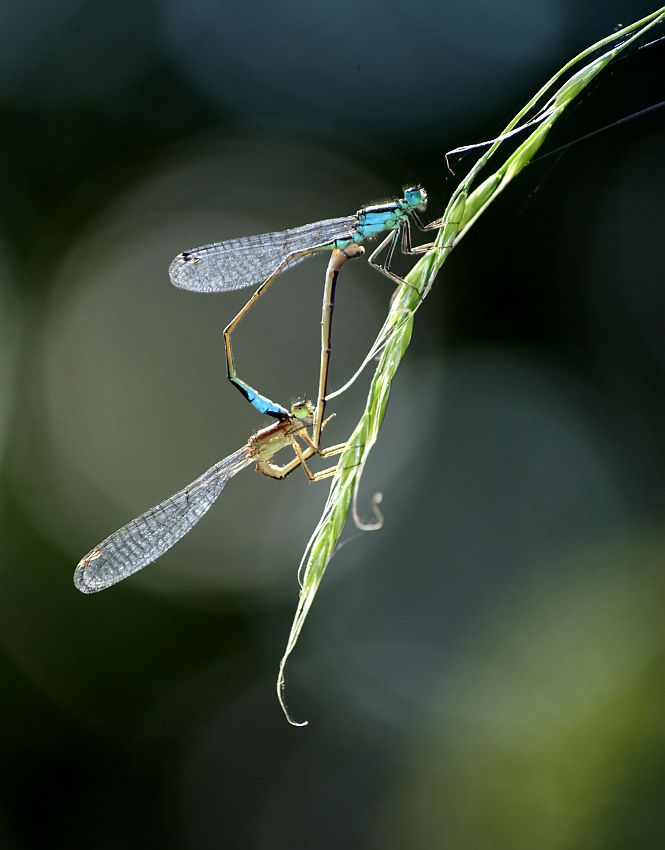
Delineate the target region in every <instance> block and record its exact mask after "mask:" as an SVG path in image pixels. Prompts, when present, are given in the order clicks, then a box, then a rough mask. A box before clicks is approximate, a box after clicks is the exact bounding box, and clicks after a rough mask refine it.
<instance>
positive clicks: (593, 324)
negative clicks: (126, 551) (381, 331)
mask: <svg viewBox="0 0 665 850" xmlns="http://www.w3.org/2000/svg"><path fill="white" fill-rule="evenodd" d="M649 11H651V8H650V7H649V6H647V5H644V4H641V3H634V2H633V3H630V2H609V3H608V2H604V3H592V4H585V5H584V7H583V8H580V6H579V4H575V3H571V2H564V0H559V2H556V0H551V2H544V3H526V2H524V0H514V2H508V3H501V4H497V3H490V2H486V0H472V2H469V3H466V4H445V3H435V2H431V3H429V2H423V3H401V2H390V3H376V2H369V3H364V4H358V3H348V2H337V3H335V4H315V3H311V2H308V3H305V2H302V1H301V0H299V2H291V3H284V4H279V7H278V6H277V5H275V4H272V3H263V2H256V3H253V4H244V5H240V4H227V3H224V2H223V0H222V2H211V0H189V2H185V0H170V2H165V3H158V2H146V3H128V2H116V3H103V2H99V0H87V1H86V2H84V1H83V0H67V2H63V3H59V4H56V3H32V4H31V3H27V4H26V3H23V2H19V0H5V2H3V4H2V6H1V7H0V26H1V28H2V34H3V50H2V52H1V54H0V127H1V128H2V132H1V133H0V165H1V166H2V173H3V181H2V191H1V193H0V340H1V348H0V457H1V460H2V473H1V474H2V478H1V480H0V488H1V489H0V511H1V513H0V540H1V543H0V545H1V550H0V551H1V555H0V582H1V584H0V681H1V683H2V695H3V699H2V703H1V708H0V711H1V712H2V715H1V720H0V737H1V742H2V743H1V755H2V758H1V762H0V763H1V768H0V783H1V792H0V848H2V850H29V848H43V847H47V846H48V847H51V848H86V850H93V848H94V850H111V848H113V850H115V849H116V848H120V847H122V848H123V849H124V850H129V848H141V850H146V848H160V849H161V848H174V850H190V848H191V850H207V848H219V847H232V848H236V847H237V848H271V850H276V849H278V848H289V850H295V849H296V848H310V847H317V848H331V850H332V848H335V849H336V848H342V847H353V848H360V850H364V848H395V850H397V848H400V850H401V849H402V848H405V847H408V848H423V850H425V849H426V850H430V848H439V847H441V848H443V847H445V848H447V850H486V848H492V850H504V848H505V850H535V849H536V848H538V850H572V848H581V847H584V848H585V850H595V848H598V849H599V850H600V849H601V848H602V850H614V848H616V850H619V848H621V850H623V849H624V848H626V847H630V848H631V850H641V848H645V849H646V848H654V847H655V846H657V845H658V844H659V836H662V826H663V824H662V820H661V817H662V816H661V814H660V811H661V810H660V807H659V801H658V797H659V792H660V791H662V785H663V773H664V772H665V771H664V770H663V765H664V760H663V754H664V751H665V746H664V744H663V734H662V728H663V727H662V700H661V697H662V658H661V655H660V653H662V603H663V593H662V586H661V584H660V583H659V582H660V581H661V580H662V569H661V568H662V561H663V550H664V545H663V534H662V524H661V520H662V509H663V501H664V500H663V495H664V494H663V486H662V470H663V463H662V462H663V444H662V439H661V438H662V425H663V409H662V395H663V393H662V388H663V370H664V368H665V347H664V345H663V315H664V313H663V306H664V304H663V301H664V295H663V292H664V291H665V290H664V288H663V283H664V279H663V278H664V275H663V271H664V261H663V256H664V252H663V195H664V191H665V181H664V178H663V173H664V172H663V144H664V142H665V124H664V120H665V119H664V117H663V111H662V110H661V111H655V112H652V113H650V114H648V115H645V116H644V117H642V118H639V119H636V120H634V121H631V122H628V123H625V124H622V125H621V126H618V127H615V128H613V129H611V130H608V131H606V132H604V133H601V134H599V135H596V136H595V137H594V138H592V139H589V140H587V141H583V142H580V143H579V144H577V145H575V146H573V147H570V148H567V149H566V150H565V151H562V152H560V153H557V154H555V155H552V156H549V157H545V158H541V159H540V160H539V161H538V162H536V163H534V164H533V165H532V166H531V167H529V169H527V171H526V172H525V173H524V174H523V175H521V176H520V177H519V179H518V180H516V181H515V183H514V184H513V186H512V187H511V189H510V190H509V191H507V192H506V193H504V194H503V195H502V196H501V197H500V198H499V199H498V200H497V201H496V203H495V204H494V205H493V207H492V208H491V210H490V212H489V213H488V214H487V215H486V216H485V217H484V218H483V220H482V221H481V222H480V223H479V225H478V226H477V227H474V229H473V231H472V232H471V233H470V234H469V236H468V238H466V239H465V240H464V242H463V243H462V245H461V246H460V248H459V250H458V251H456V252H455V254H454V255H453V256H452V257H451V259H450V261H449V262H448V263H447V264H446V265H445V267H444V269H443V272H442V274H441V275H440V277H439V279H438V281H437V284H436V287H435V288H434V290H433V291H432V293H431V296H430V298H429V299H428V300H427V302H426V303H425V305H424V307H423V309H422V310H421V311H420V313H419V314H418V317H417V321H416V328H415V333H414V337H413V342H412V345H411V348H410V350H409V352H408V355H407V358H406V360H405V362H404V363H403V365H402V368H401V369H400V371H399V374H398V377H397V379H396V381H395V384H394V386H393V393H392V396H391V401H390V406H389V409H388V413H387V416H386V420H385V426H384V429H383V432H382V436H381V441H380V443H379V445H378V446H377V448H376V451H375V452H374V454H373V456H372V462H371V464H370V467H369V468H368V470H367V474H366V478H365V482H364V491H363V499H362V501H363V506H366V505H367V504H368V502H369V498H370V496H371V493H372V492H373V491H375V490H379V489H380V490H382V491H383V492H384V510H385V516H386V524H385V528H384V529H383V530H382V531H381V532H380V533H377V534H366V535H364V536H360V537H356V538H355V539H351V538H353V533H352V532H351V531H350V530H347V532H346V534H345V536H346V539H348V540H349V543H348V545H345V546H344V547H343V548H342V549H341V550H340V551H339V553H338V555H337V556H336V557H335V559H334V560H333V562H332V564H331V566H330V568H329V570H328V573H327V575H326V578H325V581H324V583H323V586H322V589H321V592H320V594H319V596H318V598H317V600H316V604H315V606H314V608H313V610H312V613H311V615H310V617H309V620H308V622H307V624H306V627H305V630H304V632H303V635H302V638H301V642H300V643H299V645H298V647H297V650H296V653H295V655H294V656H293V658H292V661H291V664H290V667H289V669H288V691H287V697H288V700H289V704H290V706H291V708H292V710H293V712H294V714H295V715H296V716H297V717H299V718H309V720H310V721H311V723H310V726H308V727H307V728H305V729H294V728H291V727H289V726H288V725H287V724H286V723H285V721H284V720H283V717H282V715H281V713H280V711H279V707H278V705H277V702H276V699H275V693H274V681H275V676H276V669H277V663H278V661H279V658H280V655H281V652H282V649H283V647H284V644H285V641H286V637H287V634H288V630H289V628H290V623H291V617H292V614H293V611H294V608H295V604H296V600H297V584H296V568H297V564H298V560H299V558H300V555H301V553H302V550H303V549H304V546H305V543H306V541H307V539H308V537H309V534H310V532H311V529H312V528H313V526H314V524H315V522H316V519H317V517H318V514H319V513H320V510H321V507H322V504H323V502H324V500H325V494H326V492H327V486H326V485H316V486H314V485H312V486H311V487H310V486H309V485H307V483H306V482H305V480H304V477H301V476H300V475H293V476H291V478H290V479H288V481H286V482H284V483H278V482H272V481H268V480H265V479H262V478H260V477H258V476H256V475H254V474H253V473H251V472H250V471H248V472H245V473H243V475H241V476H240V477H239V478H238V480H237V481H234V482H232V484H231V485H229V488H228V490H227V491H226V492H225V493H224V494H223V497H222V499H221V500H220V503H219V505H218V506H216V508H215V509H213V511H212V512H211V515H210V516H209V517H208V518H207V519H206V520H205V521H204V522H203V523H202V524H201V526H200V527H197V528H196V529H195V531H194V532H193V533H192V534H191V535H190V537H189V538H188V539H187V540H185V541H183V542H182V544H180V545H179V546H178V547H176V548H175V549H174V550H173V551H172V552H171V553H169V555H168V556H166V557H164V558H163V559H162V560H161V561H160V562H159V563H158V564H156V565H155V566H153V567H151V568H150V569H148V570H146V571H145V572H144V573H143V574H141V575H139V576H136V577H135V578H133V579H131V580H130V581H128V582H127V583H126V584H124V585H121V586H119V587H117V588H114V589H112V590H110V591H108V592H107V593H104V594H100V595H98V596H92V597H84V596H81V595H79V594H78V593H77V592H76V591H75V590H74V588H73V586H72V583H71V574H72V572H73V568H74V565H75V564H76V562H77V561H78V559H79V558H80V557H81V556H82V555H83V554H84V553H85V552H87V551H88V550H89V549H90V548H92V546H93V545H94V544H95V543H97V542H98V541H99V540H101V539H102V538H103V537H105V536H106V535H107V534H108V533H110V532H111V531H113V530H114V529H115V528H117V527H118V526H120V525H122V524H123V523H124V522H126V521H127V520H128V519H130V518H131V517H132V516H134V515H136V514H137V513H139V512H141V511H142V510H144V509H145V508H147V507H148V506H150V505H152V504H154V503H155V502H157V501H159V500H161V499H162V498H164V497H165V496H166V495H168V494H169V493H170V492H173V491H175V490H176V489H178V488H179V487H180V486H182V485H183V484H184V483H186V482H187V481H188V480H191V479H193V478H194V477H195V476H196V475H198V474H199V472H201V471H203V470H204V469H205V468H207V467H208V466H209V465H211V464H212V463H213V462H214V461H216V460H217V459H219V458H220V457H223V456H224V455H226V454H228V453H230V452H231V451H233V450H234V449H236V448H237V447H238V446H240V445H241V444H242V443H243V442H244V441H245V440H246V439H247V436H248V435H249V434H250V433H251V432H252V431H253V430H256V429H257V428H258V427H261V426H262V425H263V424H265V423H264V422H263V421H262V420H261V419H260V418H259V417H257V415H256V414H254V412H253V411H252V410H251V409H250V408H249V407H248V406H247V405H243V404H242V402H241V400H240V397H239V396H238V395H237V393H236V392H235V391H233V390H232V389H231V388H229V386H228V385H227V384H226V382H225V379H224V363H223V345H222V338H221V328H222V327H223V326H224V324H225V323H226V322H227V321H228V320H229V318H230V317H231V316H232V315H233V314H234V312H235V310H237V309H238V308H239V306H240V305H241V304H242V303H243V298H244V297H246V294H247V293H246V292H242V293H236V294H230V295H228V296H201V295H195V294H192V293H186V292H182V291H178V290H176V289H174V288H173V287H171V286H170V284H169V281H168V275H167V267H168V264H169V262H170V260H171V258H172V257H173V256H174V255H175V254H176V253H178V252H179V251H180V250H182V249H183V248H189V247H193V246H195V245H199V244H203V243H205V242H207V241H211V240H213V239H224V238H230V237H233V236H240V235H246V234H251V233H257V232H262V231H265V230H270V229H280V228H283V227H287V226H293V225H297V224H302V223H305V222H307V221H314V220H317V219H319V218H325V217H330V216H336V215H344V214H347V213H351V212H353V211H355V210H356V209H358V208H359V207H360V206H362V205H363V204H366V203H368V202H371V201H374V200H381V199H384V198H389V197H394V196H395V195H398V194H399V193H400V190H401V187H402V186H403V185H404V184H408V183H413V182H418V181H420V182H422V183H423V184H424V185H426V186H427V188H428V190H429V192H430V197H431V204H430V209H429V211H428V215H430V216H431V217H434V216H436V215H438V214H440V212H441V211H442V209H443V205H444V203H445V199H446V198H447V197H448V196H449V193H450V192H451V190H452V188H453V187H454V186H455V185H456V183H455V180H456V178H453V177H452V176H451V175H450V173H449V172H448V171H447V170H446V169H445V166H444V161H443V154H444V152H445V151H446V150H448V149H450V148H453V147H456V146H458V145H462V144H469V143H472V142H476V141H481V140H483V139H487V138H491V137H492V136H493V135H495V134H496V133H498V132H499V131H500V129H501V127H502V126H503V125H504V124H505V122H506V121H507V119H508V118H509V117H510V116H512V115H513V114H514V112H515V111H516V110H517V109H518V108H519V106H520V105H521V104H522V103H523V101H524V100H525V99H526V98H527V97H529V96H530V95H531V94H532V93H533V92H534V91H535V90H536V88H537V87H538V86H540V85H541V83H542V82H543V81H544V80H545V79H547V78H548V77H549V76H550V74H551V73H553V72H554V71H555V70H556V69H557V68H559V67H560V66H561V65H562V64H563V63H564V62H565V61H567V60H568V59H569V58H570V57H572V56H573V55H574V54H576V53H577V52H579V51H580V50H582V49H583V48H585V47H586V46H587V45H589V44H591V43H592V42H594V41H596V40H597V39H599V38H601V37H603V36H604V35H606V34H608V33H610V32H612V31H613V30H614V29H615V27H617V26H618V25H619V24H627V23H629V22H630V21H632V20H634V19H636V18H638V17H640V16H641V15H644V14H647V13H648V12H649ZM659 35H662V32H658V31H656V32H655V33H654V35H653V36H652V37H653V38H657V37H658V36H659ZM664 58H665V55H664V51H663V47H662V45H655V46H653V47H651V48H648V49H643V50H632V51H631V52H630V53H629V54H627V55H626V58H624V59H621V60H620V61H618V62H617V63H616V64H614V65H612V66H611V67H610V69H609V70H608V71H606V72H604V73H602V74H601V75H600V77H599V78H598V82H597V84H594V85H593V86H592V87H591V89H590V90H589V92H588V93H585V94H584V96H583V97H581V98H580V99H579V101H578V102H577V103H576V105H575V107H574V108H573V109H571V110H570V112H569V113H568V114H567V115H566V116H565V118H564V119H563V120H562V121H561V122H560V124H559V125H557V127H556V129H555V131H554V132H553V133H552V134H551V136H550V137H549V139H548V142H547V145H546V147H545V148H544V149H543V151H542V153H547V152H548V151H551V150H554V149H555V148H557V147H558V146H560V145H564V144H566V143H567V142H570V141H572V140H574V139H576V138H578V137H580V136H582V135H584V134H586V133H589V132H592V131H593V130H595V129H598V128H599V127H602V126H604V125H606V124H609V123H611V122H613V121H615V120H617V119H619V118H621V117H623V116H625V115H628V114H630V113H632V112H635V111H636V110H640V109H643V108H645V107H648V106H649V105H651V104H653V103H656V102H657V101H660V100H662V99H663V89H664V86H663V79H665V75H664V74H663V60H664ZM471 161H472V160H471V158H468V159H465V160H463V161H462V162H458V163H457V167H458V169H459V173H462V172H463V170H464V168H465V167H466V166H467V165H468V164H470V162H471ZM324 265H325V261H324V260H323V259H318V260H312V261H310V262H309V263H306V264H304V265H302V266H300V267H299V268H298V269H296V270H294V271H293V272H292V273H290V274H289V275H288V276H287V277H285V279H284V280H283V281H280V282H278V284H277V285H276V286H275V287H274V289H273V290H272V291H271V294H270V297H269V298H268V299H266V303H262V304H261V305H260V306H259V307H258V308H257V309H256V311H255V312H253V313H252V316H251V317H250V318H249V319H248V320H247V322H246V323H245V324H243V325H242V326H241V329H240V330H239V331H238V334H237V336H236V340H237V346H238V347H237V357H238V363H239V366H240V374H241V375H242V376H243V377H245V378H246V379H247V380H249V381H250V382H251V383H254V384H258V385H259V386H260V387H262V388H263V389H265V390H266V392H268V393H269V394H271V395H272V396H273V397H275V398H278V399H279V400H281V401H283V402H287V401H288V399H289V398H290V397H293V396H296V395H298V394H299V393H309V394H311V393H312V392H313V390H314V387H315V385H316V383H315V382H316V375H317V368H318V367H317V358H318V322H319V310H320V293H321V284H322V279H323V268H324ZM404 268H405V269H406V268H408V264H407V265H405V266H404ZM390 291H391V289H390V285H389V284H388V282H387V281H385V280H382V279H381V278H380V277H379V276H378V275H376V274H374V273H372V272H371V270H369V269H368V268H367V266H366V264H364V263H363V262H358V263H357V264H353V266H351V267H350V268H349V269H348V271H346V270H345V272H344V275H343V276H342V279H341V281H340V286H339V291H338V299H337V300H338V307H337V312H336V318H335V334H334V343H335V348H334V353H333V358H334V360H333V385H334V386H338V385H339V384H340V383H342V382H343V381H344V380H345V379H346V377H348V375H349V374H350V373H351V372H352V371H353V369H354V368H355V366H356V365H357V364H358V363H359V362H360V360H361V359H362V356H363V354H364V352H365V351H366V350H367V348H368V347H369V344H370V342H371V340H372V339H373V338H374V335H375V333H376V331H377V329H378V327H379V326H380V323H381V321H382V317H383V316H384V315H385V310H386V305H387V299H388V297H389V294H390ZM366 386H367V376H364V377H363V379H362V380H361V381H359V382H358V384H357V385H356V386H355V387H354V388H353V390H352V391H350V392H349V393H347V394H346V395H345V396H344V397H343V398H340V399H339V403H336V404H335V409H336V410H337V412H338V415H337V418H336V420H335V422H334V423H333V425H331V428H330V432H329V433H330V437H331V439H333V440H339V439H343V438H344V435H345V434H348V433H349V431H350V429H351V428H352V426H353V424H354V422H355V421H356V419H357V416H358V414H359V412H360V410H361V408H362V403H363V393H364V392H365V391H366Z"/></svg>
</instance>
